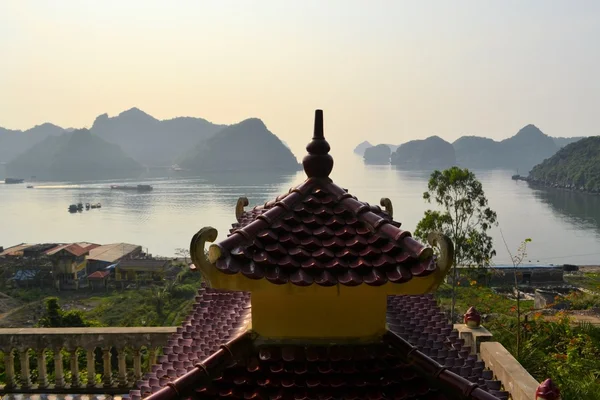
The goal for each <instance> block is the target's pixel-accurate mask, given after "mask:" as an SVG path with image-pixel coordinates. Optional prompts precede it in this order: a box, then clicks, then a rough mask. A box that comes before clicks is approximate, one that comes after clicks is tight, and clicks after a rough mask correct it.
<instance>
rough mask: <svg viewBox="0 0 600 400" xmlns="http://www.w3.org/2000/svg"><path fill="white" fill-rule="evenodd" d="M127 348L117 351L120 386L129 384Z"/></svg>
mask: <svg viewBox="0 0 600 400" xmlns="http://www.w3.org/2000/svg"><path fill="white" fill-rule="evenodd" d="M125 357H126V354H125V349H124V348H123V349H120V350H118V352H117V360H118V362H119V378H118V381H119V387H126V386H127V383H128V382H127V359H126V358H125Z"/></svg>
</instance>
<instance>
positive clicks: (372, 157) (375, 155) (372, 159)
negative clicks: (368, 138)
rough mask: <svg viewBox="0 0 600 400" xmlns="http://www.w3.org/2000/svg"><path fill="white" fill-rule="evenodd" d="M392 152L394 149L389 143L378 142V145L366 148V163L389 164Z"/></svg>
mask: <svg viewBox="0 0 600 400" xmlns="http://www.w3.org/2000/svg"><path fill="white" fill-rule="evenodd" d="M391 154H392V150H391V149H390V147H389V146H388V145H385V144H378V145H377V146H373V147H368V148H366V149H365V154H364V156H363V159H364V161H365V164H379V165H383V164H389V163H390V155H391Z"/></svg>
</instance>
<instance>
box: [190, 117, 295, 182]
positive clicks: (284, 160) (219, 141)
mask: <svg viewBox="0 0 600 400" xmlns="http://www.w3.org/2000/svg"><path fill="white" fill-rule="evenodd" d="M180 165H181V166H182V167H183V168H186V169H189V170H192V171H196V172H208V171H236V170H239V171H248V170H253V171H273V170H279V171H297V170H299V169H300V164H299V163H298V160H296V157H294V155H293V154H292V152H291V151H290V149H289V148H287V147H286V146H285V145H284V144H283V143H282V142H281V140H279V138H278V137H277V136H275V135H274V134H273V133H271V132H270V131H269V130H268V129H267V127H266V126H265V124H264V123H263V122H262V121H261V120H260V119H257V118H251V119H247V120H245V121H242V122H240V123H239V124H235V125H231V126H229V127H227V128H224V129H223V130H221V131H219V132H218V133H216V134H215V135H214V136H212V137H210V138H209V139H206V140H203V141H201V142H200V143H199V144H198V145H197V146H196V148H195V149H194V150H193V151H192V152H191V153H190V154H189V155H187V156H186V157H185V158H183V159H182V160H181V162H180Z"/></svg>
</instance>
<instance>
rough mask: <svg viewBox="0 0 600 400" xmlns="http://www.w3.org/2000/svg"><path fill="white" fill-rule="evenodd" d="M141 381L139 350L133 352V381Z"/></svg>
mask: <svg viewBox="0 0 600 400" xmlns="http://www.w3.org/2000/svg"><path fill="white" fill-rule="evenodd" d="M140 379H142V353H141V351H140V349H134V350H133V381H134V383H135V382H137V381H139V380H140Z"/></svg>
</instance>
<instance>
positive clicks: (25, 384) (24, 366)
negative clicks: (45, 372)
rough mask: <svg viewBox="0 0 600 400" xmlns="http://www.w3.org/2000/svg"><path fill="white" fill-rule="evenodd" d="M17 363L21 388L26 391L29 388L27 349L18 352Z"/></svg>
mask: <svg viewBox="0 0 600 400" xmlns="http://www.w3.org/2000/svg"><path fill="white" fill-rule="evenodd" d="M19 361H20V363H21V382H20V383H21V387H22V388H23V389H27V388H29V387H30V386H31V373H30V368H29V349H20V350H19Z"/></svg>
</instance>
